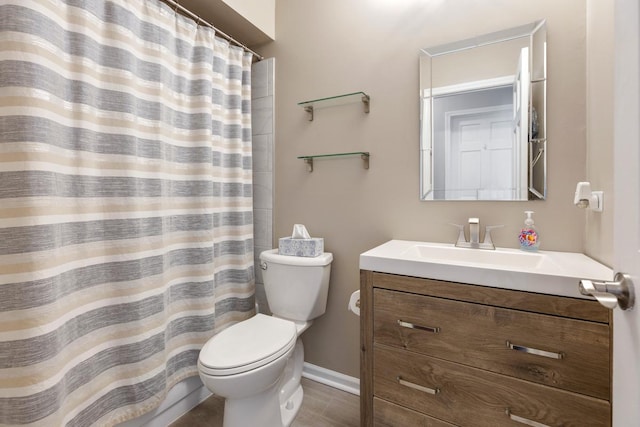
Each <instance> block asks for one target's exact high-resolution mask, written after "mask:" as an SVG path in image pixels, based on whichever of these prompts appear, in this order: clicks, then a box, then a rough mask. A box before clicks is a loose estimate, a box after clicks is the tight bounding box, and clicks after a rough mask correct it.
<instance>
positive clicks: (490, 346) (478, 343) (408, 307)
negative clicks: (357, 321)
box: [373, 289, 610, 399]
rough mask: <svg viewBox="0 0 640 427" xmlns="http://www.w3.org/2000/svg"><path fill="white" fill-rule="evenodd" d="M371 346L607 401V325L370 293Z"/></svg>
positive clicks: (377, 291) (401, 294)
mask: <svg viewBox="0 0 640 427" xmlns="http://www.w3.org/2000/svg"><path fill="white" fill-rule="evenodd" d="M373 312H374V322H373V328H374V343H377V344H385V345H389V346H394V347H398V348H404V349H407V350H410V351H413V352H417V353H422V354H426V355H430V356H435V357H438V358H441V359H445V360H450V361H454V362H458V363H462V364H465V365H469V366H473V367H477V368H482V369H486V370H489V371H492V372H497V373H500V374H505V375H509V376H513V377H516V378H521V379H525V380H528V381H533V382H536V383H540V384H546V385H550V386H553V387H558V388H562V389H565V390H569V391H573V392H577V393H582V394H586V395H589V396H593V397H597V398H601V399H609V396H610V373H609V358H610V351H609V340H610V336H609V327H608V325H604V324H598V323H594V322H587V321H581V320H574V319H567V318H562V317H557V316H548V315H542V314H536V313H529V312H523V311H518V310H511V309H504V308H499V307H493V306H488V305H482V304H474V303H466V302H460V301H453V300H447V299H442V298H433V297H427V296H420V295H415V294H408V293H404V292H397V291H388V290H384V289H375V290H374V311H373Z"/></svg>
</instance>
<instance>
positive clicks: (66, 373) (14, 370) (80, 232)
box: [0, 0, 254, 427]
mask: <svg viewBox="0 0 640 427" xmlns="http://www.w3.org/2000/svg"><path fill="white" fill-rule="evenodd" d="M250 66H251V55H250V54H246V53H244V51H243V50H242V49H240V48H236V47H233V46H230V45H229V43H227V42H226V41H224V40H222V39H220V38H217V37H215V35H214V32H213V30H211V29H209V28H205V27H203V26H199V25H197V23H195V22H193V21H191V20H189V19H187V18H185V17H183V16H180V15H177V14H176V13H175V11H174V10H173V9H172V8H170V7H169V6H167V5H165V4H163V3H161V2H160V1H158V0H112V1H106V0H90V1H87V0H0V425H3V426H6V425H29V426H46V427H51V426H89V425H96V426H111V425H115V424H117V423H119V422H121V421H124V420H127V419H130V418H133V417H136V416H139V415H141V414H143V413H144V412H147V411H149V410H151V409H153V408H154V407H156V406H158V405H159V403H160V402H161V401H162V399H163V398H164V396H165V395H166V393H167V392H168V390H169V389H170V388H171V387H172V386H173V385H175V384H176V383H177V382H179V381H181V380H183V379H184V378H186V377H189V376H193V375H197V367H196V362H197V357H198V352H199V350H200V348H201V347H202V345H203V344H204V342H206V340H207V339H209V338H210V337H211V336H212V335H214V334H215V333H216V332H218V331H220V330H221V329H223V328H224V327H226V326H229V325H230V324H231V323H233V322H235V321H240V320H244V319H246V318H248V317H250V316H252V315H253V314H254V297H253V294H254V279H253V247H252V246H253V225H252V223H253V218H252V194H251V191H252V190H251V129H250V126H251V125H250V123H251V117H250V81H251V78H250Z"/></svg>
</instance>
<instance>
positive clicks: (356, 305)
mask: <svg viewBox="0 0 640 427" xmlns="http://www.w3.org/2000/svg"><path fill="white" fill-rule="evenodd" d="M347 310H349V311H351V312H353V314H355V315H356V316H360V291H355V292H354V293H352V294H351V297H350V298H349V304H347Z"/></svg>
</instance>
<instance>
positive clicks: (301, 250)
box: [278, 237, 324, 257]
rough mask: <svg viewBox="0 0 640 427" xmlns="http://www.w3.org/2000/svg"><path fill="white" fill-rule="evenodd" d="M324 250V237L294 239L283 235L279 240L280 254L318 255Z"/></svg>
mask: <svg viewBox="0 0 640 427" xmlns="http://www.w3.org/2000/svg"><path fill="white" fill-rule="evenodd" d="M323 252H324V239H323V238H322V237H312V238H311V239H293V238H291V237H281V238H280V239H279V241H278V253H279V254H280V255H291V256H305V257H316V256H320V255H322V253H323Z"/></svg>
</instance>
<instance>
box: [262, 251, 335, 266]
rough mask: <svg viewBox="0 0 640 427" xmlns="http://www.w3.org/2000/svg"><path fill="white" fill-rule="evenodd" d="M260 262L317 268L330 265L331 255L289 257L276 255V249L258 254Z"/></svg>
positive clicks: (326, 253) (328, 253) (327, 253)
mask: <svg viewBox="0 0 640 427" xmlns="http://www.w3.org/2000/svg"><path fill="white" fill-rule="evenodd" d="M260 260H261V261H266V262H272V263H275V264H285V265H299V266H309V267H318V266H325V265H329V264H331V261H333V254H331V253H330V252H323V253H322V254H320V255H319V256H316V257H304V256H291V255H280V254H279V253H278V249H270V250H268V251H264V252H262V253H261V254H260Z"/></svg>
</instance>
